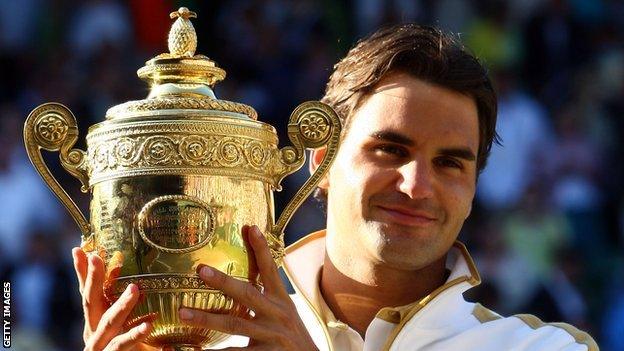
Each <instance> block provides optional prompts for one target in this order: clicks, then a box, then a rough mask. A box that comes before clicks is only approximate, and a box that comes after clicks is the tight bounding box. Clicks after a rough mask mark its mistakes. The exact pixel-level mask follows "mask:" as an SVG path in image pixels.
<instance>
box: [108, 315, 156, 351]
mask: <svg viewBox="0 0 624 351" xmlns="http://www.w3.org/2000/svg"><path fill="white" fill-rule="evenodd" d="M152 328H153V325H152V323H150V322H143V323H141V324H139V325H137V326H136V327H134V328H132V329H130V330H129V331H128V332H127V333H124V334H121V335H119V336H116V337H115V338H113V340H111V342H110V343H109V344H108V345H107V346H106V348H105V349H104V350H105V351H125V350H131V349H132V348H133V347H134V346H136V345H137V344H138V343H140V342H142V341H143V340H145V338H146V337H147V336H148V335H149V333H150V332H151V331H152Z"/></svg>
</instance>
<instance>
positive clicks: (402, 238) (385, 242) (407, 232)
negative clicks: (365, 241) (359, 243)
mask: <svg viewBox="0 0 624 351" xmlns="http://www.w3.org/2000/svg"><path fill="white" fill-rule="evenodd" d="M372 232H374V233H376V238H374V239H373V240H371V241H370V242H369V244H370V245H371V247H370V248H369V249H370V251H372V253H373V255H374V256H376V258H377V260H379V262H382V263H383V264H385V265H388V266H389V267H393V268H396V269H409V270H415V269H420V268H423V267H426V266H427V265H430V264H432V263H433V262H435V261H436V260H438V259H439V258H440V257H442V256H444V254H445V253H446V252H447V251H448V248H447V247H445V246H446V243H445V242H444V240H442V239H443V238H442V236H441V234H440V233H439V232H438V231H431V230H422V228H412V227H405V226H397V225H388V224H386V223H381V224H379V225H378V226H377V228H376V230H374V231H372ZM451 245H452V241H451Z"/></svg>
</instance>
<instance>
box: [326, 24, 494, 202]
mask: <svg viewBox="0 0 624 351" xmlns="http://www.w3.org/2000/svg"><path fill="white" fill-rule="evenodd" d="M391 71H392V72H396V71H399V72H405V73H408V74H410V75H412V76H414V77H415V78H418V79H421V80H423V81H426V82H429V83H432V84H436V85H439V86H441V87H444V88H447V89H450V90H453V91H456V92H459V93H461V94H465V95H468V96H470V97H472V98H473V99H474V100H475V103H476V105H477V112H478V115H479V150H478V152H477V173H480V172H481V171H482V170H483V168H485V164H486V162H487V158H488V155H489V154H490V149H491V148H492V143H493V142H497V143H498V142H499V137H498V135H497V134H496V113H497V105H496V92H495V91H494V88H493V87H492V82H491V81H490V78H489V77H488V74H487V70H486V69H485V68H484V67H483V66H482V65H481V63H480V62H479V61H478V60H477V58H475V57H474V56H473V55H472V54H470V53H469V52H468V51H467V49H466V48H465V47H464V46H463V45H462V44H461V43H460V42H459V41H458V40H457V39H455V38H454V37H453V36H452V35H449V34H445V33H443V32H442V31H441V30H439V29H437V28H433V27H429V26H420V25H416V24H402V25H396V26H392V27H388V28H385V29H381V30H379V31H377V32H375V33H373V34H372V35H370V36H369V37H367V38H365V39H362V40H360V41H359V42H358V43H357V44H356V45H355V46H354V47H353V48H352V49H351V50H350V51H349V53H348V54H347V56H346V57H345V58H343V59H342V60H341V61H340V62H338V63H337V64H336V65H335V66H334V72H333V73H332V75H331V77H330V78H329V82H328V83H327V88H326V89H325V96H324V97H323V98H322V100H321V101H323V102H324V103H326V104H329V105H330V106H332V107H333V108H334V110H336V112H337V113H338V116H339V117H340V120H341V121H342V124H343V136H344V135H345V133H346V132H347V131H348V129H349V125H350V122H351V117H352V114H353V112H354V111H355V110H356V109H357V108H358V107H359V104H360V103H362V101H363V100H364V99H363V97H365V96H367V95H368V94H370V92H371V91H372V90H373V89H374V87H375V85H376V84H377V83H378V82H379V81H380V80H381V79H382V78H383V77H384V75H385V74H386V73H388V72H391ZM314 196H315V197H316V198H317V199H319V200H326V199H327V194H326V193H325V191H324V190H323V189H320V188H318V189H317V191H316V193H315V195H314Z"/></svg>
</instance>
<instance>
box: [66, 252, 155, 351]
mask: <svg viewBox="0 0 624 351" xmlns="http://www.w3.org/2000/svg"><path fill="white" fill-rule="evenodd" d="M72 256H73V257H74V268H75V269H76V275H77V276H78V282H79V284H80V294H81V295H82V307H83V310H84V318H85V327H84V332H83V336H82V337H83V339H84V342H85V350H89V351H91V350H97V351H100V350H105V351H122V350H133V351H155V350H157V349H155V348H153V347H150V346H148V345H146V344H142V343H141V341H142V340H144V339H145V338H146V337H147V335H148V334H149V333H150V331H151V330H152V324H151V323H150V322H143V323H141V324H140V325H138V326H136V327H134V328H132V329H130V330H129V331H127V332H124V329H123V324H124V323H125V321H126V319H127V318H128V315H129V314H130V312H131V311H132V308H134V305H136V303H137V302H138V300H139V288H138V286H137V285H136V284H130V285H128V288H126V290H125V291H124V292H123V294H122V295H121V296H120V297H119V299H117V301H115V303H114V304H113V305H112V306H110V308H109V307H108V304H107V302H106V298H105V297H104V288H103V287H104V272H105V268H104V262H103V261H102V259H101V258H100V257H99V256H98V255H89V256H88V257H87V255H86V254H85V253H84V251H82V250H81V249H80V248H74V249H73V250H72Z"/></svg>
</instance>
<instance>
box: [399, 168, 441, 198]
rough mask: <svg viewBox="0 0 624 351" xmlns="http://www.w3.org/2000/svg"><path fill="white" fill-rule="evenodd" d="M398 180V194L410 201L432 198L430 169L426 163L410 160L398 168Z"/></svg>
mask: <svg viewBox="0 0 624 351" xmlns="http://www.w3.org/2000/svg"><path fill="white" fill-rule="evenodd" d="M399 174H400V178H399V181H398V184H397V187H398V189H399V191H400V192H402V193H404V194H405V195H407V196H409V197H410V198H411V199H413V200H416V199H428V198H431V197H433V184H432V178H431V169H430V168H429V167H427V164H426V162H423V161H418V160H412V161H411V162H409V163H405V164H403V165H402V166H401V167H400V168H399Z"/></svg>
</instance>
